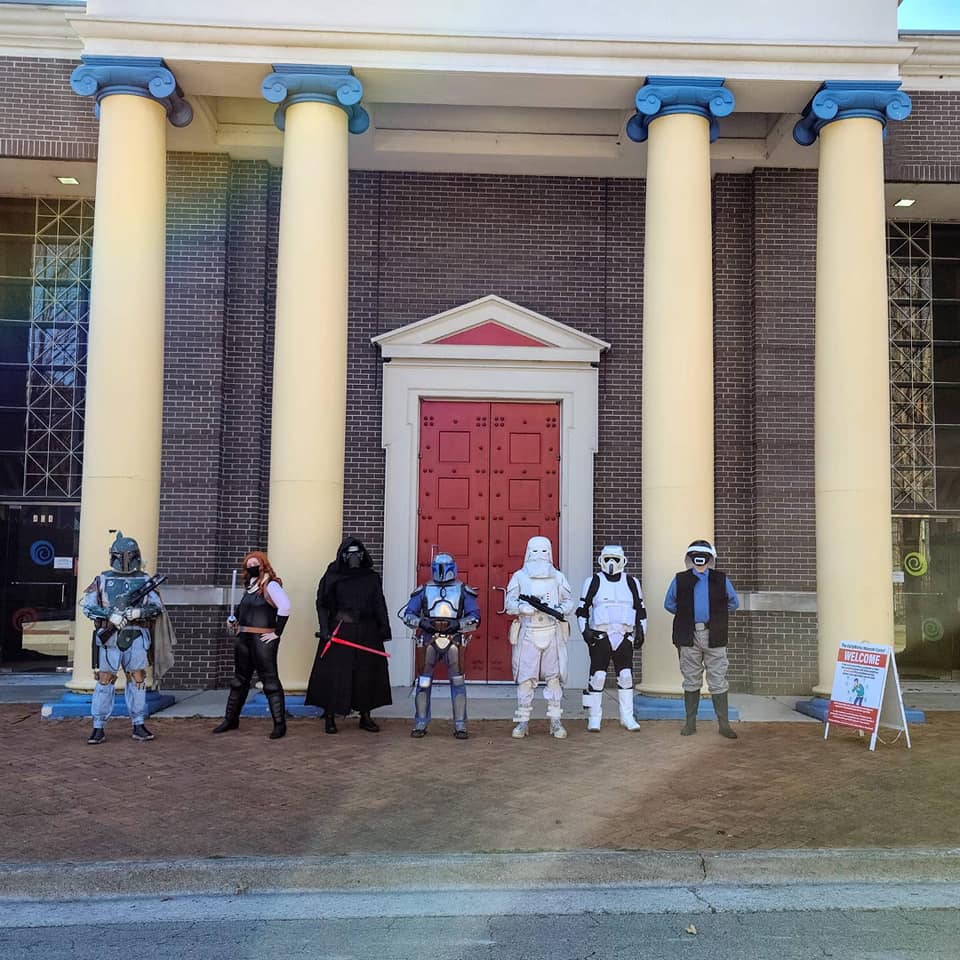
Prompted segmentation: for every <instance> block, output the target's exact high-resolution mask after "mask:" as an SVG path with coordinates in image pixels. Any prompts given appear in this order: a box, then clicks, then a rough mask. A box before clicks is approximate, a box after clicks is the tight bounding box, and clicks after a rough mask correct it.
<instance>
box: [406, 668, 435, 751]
mask: <svg viewBox="0 0 960 960" xmlns="http://www.w3.org/2000/svg"><path fill="white" fill-rule="evenodd" d="M432 692H433V680H432V678H431V677H429V676H428V675H427V674H421V675H420V676H419V677H417V695H416V697H414V700H413V703H414V712H415V716H414V719H413V729H412V730H411V731H410V736H411V737H416V738H418V739H419V738H420V737H425V736H426V735H427V725H428V724H429V723H430V697H431V694H432Z"/></svg>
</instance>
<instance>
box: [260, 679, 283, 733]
mask: <svg viewBox="0 0 960 960" xmlns="http://www.w3.org/2000/svg"><path fill="white" fill-rule="evenodd" d="M263 692H264V694H266V697H267V703H268V704H269V705H270V716H271V717H273V729H272V730H271V731H270V739H271V740H279V739H280V738H281V737H282V736H283V735H284V734H285V733H286V732H287V705H286V701H285V700H284V697H283V690H271V691H270V692H269V693H267V691H266V690H264V691H263Z"/></svg>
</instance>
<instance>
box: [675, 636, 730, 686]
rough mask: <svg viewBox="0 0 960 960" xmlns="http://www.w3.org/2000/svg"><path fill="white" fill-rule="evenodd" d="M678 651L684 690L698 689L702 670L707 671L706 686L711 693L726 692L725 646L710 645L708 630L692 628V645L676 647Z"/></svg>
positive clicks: (700, 684)
mask: <svg viewBox="0 0 960 960" xmlns="http://www.w3.org/2000/svg"><path fill="white" fill-rule="evenodd" d="M677 649H678V650H679V651H680V673H681V674H682V675H683V689H684V690H689V691H693V690H699V689H700V687H701V686H703V671H704V668H706V671H707V686H708V687H709V689H710V692H711V693H726V692H727V690H728V689H729V688H730V684H729V683H727V648H726V647H711V646H710V630H709V629H708V628H707V627H703V628H702V629H699V630H698V629H696V628H694V631H693V646H692V647H678V648H677Z"/></svg>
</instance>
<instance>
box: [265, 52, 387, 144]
mask: <svg viewBox="0 0 960 960" xmlns="http://www.w3.org/2000/svg"><path fill="white" fill-rule="evenodd" d="M260 90H261V92H262V93H263V96H264V99H266V100H268V101H269V102H270V103H277V104H279V106H278V107H277V109H276V112H275V113H274V115H273V122H274V123H275V124H276V125H277V128H278V129H279V130H282V129H283V128H284V125H285V122H286V112H287V107H289V106H291V105H292V104H294V103H304V102H310V101H312V102H314V103H329V104H332V105H333V106H335V107H339V108H340V109H341V110H343V112H344V113H345V114H346V115H347V129H348V130H349V131H350V132H351V133H363V132H364V130H366V129H367V127H369V126H370V115H369V114H368V113H367V111H366V110H364V109H363V107H361V106H360V100H361V99H362V97H363V85H362V84H361V83H360V81H359V80H358V79H357V78H356V77H355V76H354V75H353V69H352V68H351V67H326V66H316V65H314V64H308V63H282V64H276V63H275V64H274V65H273V73H271V74H269V76H266V77H264V80H263V83H261V84H260Z"/></svg>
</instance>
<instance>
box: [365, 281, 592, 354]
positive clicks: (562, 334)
mask: <svg viewBox="0 0 960 960" xmlns="http://www.w3.org/2000/svg"><path fill="white" fill-rule="evenodd" d="M373 342H374V343H375V344H376V345H377V346H378V347H379V348H380V352H381V354H382V355H383V358H384V359H385V360H394V359H401V358H403V359H415V360H429V359H433V360H444V359H446V360H476V361H483V362H491V361H493V362H496V361H498V360H499V361H513V362H516V361H520V362H521V363H522V362H533V361H548V362H554V363H563V362H566V363H587V364H592V363H598V362H599V360H600V354H601V353H602V352H603V351H604V350H607V349H609V347H610V344H608V343H606V342H605V341H603V340H599V339H598V338H597V337H591V336H590V335H589V334H586V333H581V332H580V331H579V330H575V329H574V328H573V327H568V326H567V325H566V324H565V323H560V322H559V321H558V320H551V319H550V317H545V316H544V315H543V314H542V313H537V312H536V311H534V310H528V309H527V308H526V307H521V306H520V305H519V304H516V303H511V302H510V301H509V300H504V299H503V298H502V297H498V296H495V295H494V294H491V295H489V296H486V297H481V298H480V299H479V300H472V301H471V302H470V303H465V304H463V305H462V306H459V307H454V308H453V309H451V310H444V311H443V313H437V314H434V315H433V316H432V317H426V318H425V319H423V320H417V321H416V322H415V323H410V324H407V325H406V326H404V327H400V328H399V329H397V330H391V331H390V332H389V333H383V334H380V336H378V337H374V338H373Z"/></svg>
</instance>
